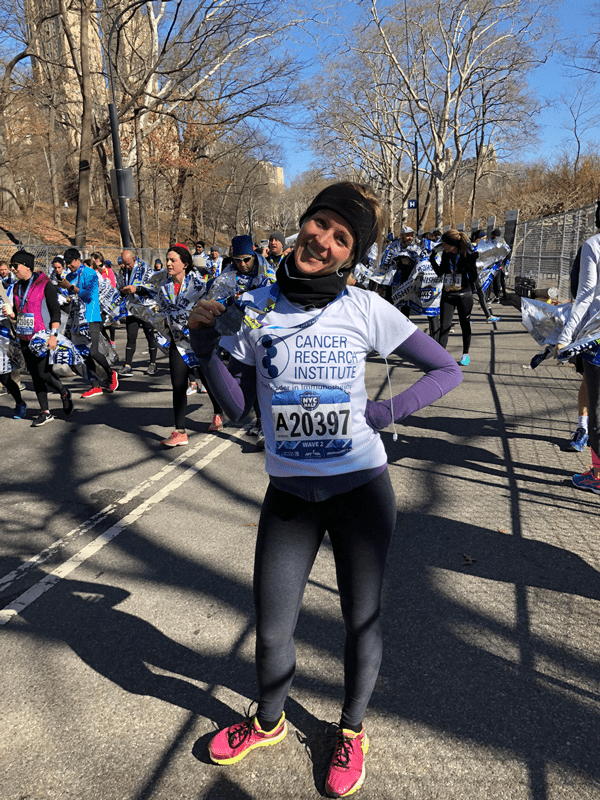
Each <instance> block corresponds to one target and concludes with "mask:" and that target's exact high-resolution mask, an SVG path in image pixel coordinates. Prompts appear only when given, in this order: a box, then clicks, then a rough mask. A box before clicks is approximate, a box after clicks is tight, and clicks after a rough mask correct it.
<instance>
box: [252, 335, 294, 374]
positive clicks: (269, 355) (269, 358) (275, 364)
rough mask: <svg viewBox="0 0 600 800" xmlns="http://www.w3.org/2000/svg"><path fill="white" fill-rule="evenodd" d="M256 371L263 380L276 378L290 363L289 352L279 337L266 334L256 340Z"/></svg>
mask: <svg viewBox="0 0 600 800" xmlns="http://www.w3.org/2000/svg"><path fill="white" fill-rule="evenodd" d="M257 356H258V361H257V365H258V369H259V372H260V373H261V375H263V376H264V377H265V378H278V377H279V376H280V375H282V374H283V373H284V372H285V370H286V369H287V365H288V364H289V363H290V351H289V349H288V346H287V344H286V343H285V341H284V340H283V339H281V338H280V337H279V336H274V335H273V334H270V333H267V334H265V336H261V338H260V339H259V340H258V353H257Z"/></svg>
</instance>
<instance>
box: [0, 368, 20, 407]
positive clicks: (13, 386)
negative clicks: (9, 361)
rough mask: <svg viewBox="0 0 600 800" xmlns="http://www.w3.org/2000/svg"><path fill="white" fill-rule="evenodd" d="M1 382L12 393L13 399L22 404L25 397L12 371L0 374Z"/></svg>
mask: <svg viewBox="0 0 600 800" xmlns="http://www.w3.org/2000/svg"><path fill="white" fill-rule="evenodd" d="M0 383H1V384H2V386H4V387H5V388H6V390H7V391H8V392H9V393H10V395H11V396H12V399H13V400H14V401H15V403H16V404H17V405H20V404H21V403H22V402H23V398H22V397H21V390H20V389H19V384H18V383H17V382H16V381H15V380H14V379H13V377H12V375H11V373H10V372H6V373H5V374H4V375H0Z"/></svg>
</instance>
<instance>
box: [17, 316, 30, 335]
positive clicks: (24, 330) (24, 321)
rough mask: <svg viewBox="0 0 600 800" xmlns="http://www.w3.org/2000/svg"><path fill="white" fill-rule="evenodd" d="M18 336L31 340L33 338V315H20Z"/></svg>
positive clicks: (18, 318)
mask: <svg viewBox="0 0 600 800" xmlns="http://www.w3.org/2000/svg"><path fill="white" fill-rule="evenodd" d="M16 331H17V336H20V337H21V338H30V337H31V336H33V314H19V316H18V317H17V324H16Z"/></svg>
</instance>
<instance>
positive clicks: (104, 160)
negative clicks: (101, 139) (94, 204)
mask: <svg viewBox="0 0 600 800" xmlns="http://www.w3.org/2000/svg"><path fill="white" fill-rule="evenodd" d="M96 150H97V153H98V158H99V159H100V164H101V166H102V177H103V178H104V187H105V191H106V193H107V194H108V196H109V197H110V201H111V203H112V208H113V212H114V215H115V219H116V220H117V225H118V226H119V230H120V229H121V211H120V209H119V203H118V202H117V201H116V200H115V198H114V197H113V194H112V189H111V184H110V172H109V171H108V156H107V155H106V147H105V146H104V144H103V143H101V144H99V145H98V147H97V148H96Z"/></svg>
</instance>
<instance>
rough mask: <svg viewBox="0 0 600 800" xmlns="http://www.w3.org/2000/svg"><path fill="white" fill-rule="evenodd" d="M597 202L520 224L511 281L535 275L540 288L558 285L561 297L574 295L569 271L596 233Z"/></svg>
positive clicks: (561, 300)
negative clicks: (578, 254) (570, 284)
mask: <svg viewBox="0 0 600 800" xmlns="http://www.w3.org/2000/svg"><path fill="white" fill-rule="evenodd" d="M595 213H596V204H595V203H594V204H593V205H589V206H584V208H578V209H577V210H575V211H567V212H565V213H564V214H555V215H554V216H551V217H542V218H541V219H530V220H527V222H520V223H519V224H518V225H517V229H516V235H515V243H514V246H513V252H512V255H511V261H510V264H511V281H510V282H511V283H512V281H514V279H515V278H516V277H518V276H521V277H524V278H532V279H533V280H534V281H535V283H536V287H537V288H538V289H548V288H550V287H553V286H555V287H556V288H557V289H558V299H559V300H560V302H563V303H566V302H568V301H569V300H570V299H571V292H570V288H569V274H570V272H571V266H572V264H573V259H574V258H575V255H576V253H577V250H578V249H579V247H580V245H581V244H583V242H584V241H585V240H586V239H588V238H589V237H590V236H592V235H593V234H594V233H596V225H595V219H594V218H595Z"/></svg>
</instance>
